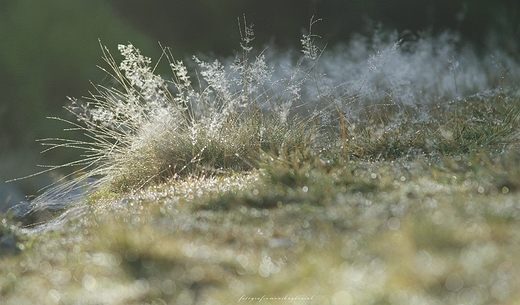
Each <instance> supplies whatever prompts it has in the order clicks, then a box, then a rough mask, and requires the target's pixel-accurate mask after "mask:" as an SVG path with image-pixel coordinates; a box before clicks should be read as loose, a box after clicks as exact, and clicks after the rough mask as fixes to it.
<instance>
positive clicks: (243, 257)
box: [0, 123, 520, 304]
mask: <svg viewBox="0 0 520 305" xmlns="http://www.w3.org/2000/svg"><path fill="white" fill-rule="evenodd" d="M514 127H515V128H517V126H516V123H515V126H514ZM403 128H404V127H403ZM453 132H456V130H453ZM364 140H365V141H368V140H369V139H368V138H367V137H365V138H364ZM405 142H406V141H403V143H405ZM367 143H368V142H367ZM381 143H383V142H381ZM381 143H380V144H381ZM385 143H387V145H388V143H389V142H388V141H386V142H385ZM394 143H395V142H394ZM355 147H357V146H354V145H352V147H351V148H355ZM401 148H402V149H404V148H405V146H404V144H402V146H401ZM495 148H496V147H495ZM335 149H336V151H335ZM503 149H504V151H501V152H500V153H497V152H496V151H492V150H490V149H487V148H479V149H472V150H471V151H470V152H461V153H457V154H453V155H446V154H441V153H436V154H433V153H432V154H430V155H421V154H414V155H413V156H399V157H396V158H379V159H376V158H370V156H368V157H365V158H351V159H350V160H349V159H346V158H344V157H342V152H343V151H342V150H341V149H338V148H330V150H329V151H325V152H321V153H316V152H313V151H298V152H294V153H287V154H282V155H280V156H278V157H277V156H272V157H270V156H267V157H265V160H263V161H262V163H261V166H260V168H259V169H257V170H252V171H249V172H239V173H236V174H232V175H219V176H215V177H210V178H207V177H206V178H205V177H200V178H191V179H185V180H171V181H169V182H167V183H163V184H157V185H155V186H151V187H149V188H146V189H142V190H140V191H138V192H136V193H134V194H127V195H117V194H113V193H103V194H98V195H96V196H94V197H92V198H91V200H90V202H89V203H88V204H90V205H91V206H92V210H91V213H90V214H89V215H88V217H85V218H84V219H82V220H80V221H75V222H73V223H70V224H68V225H67V228H66V230H64V231H63V232H55V233H47V234H44V235H38V236H35V237H20V238H21V239H20V240H19V243H20V245H22V246H23V247H25V248H27V249H26V250H25V251H22V252H21V253H19V254H17V255H4V256H3V257H2V260H1V261H0V264H1V268H0V270H1V273H2V276H1V277H0V287H1V297H2V302H3V303H5V304H31V303H41V304H43V303H48V304H54V303H63V304H70V303H74V302H76V301H78V300H83V301H81V302H80V303H84V304H87V303H89V304H92V303H95V304H144V303H154V302H155V303H154V304H163V303H164V302H166V303H168V302H170V303H171V304H192V303H193V302H194V301H200V302H202V303H204V304H231V303H236V302H239V301H240V302H245V300H244V299H242V300H240V298H241V297H250V298H252V297H259V298H261V297H262V296H265V297H267V298H278V297H282V298H283V297H285V296H288V297H292V298H302V299H300V300H293V301H294V303H295V304H327V303H329V304H372V303H375V304H408V303H409V304H459V303H461V302H465V303H467V304H489V303H494V304H514V303H515V302H516V301H518V300H519V299H520V295H519V294H518V292H519V291H520V282H519V281H518V277H517V276H516V274H517V273H516V272H517V271H516V270H517V268H518V265H519V264H520V261H519V259H518V255H517V253H519V251H520V246H519V242H518V239H519V236H520V226H519V225H518V222H517V220H518V218H519V217H520V209H519V206H518V202H520V194H519V193H518V190H519V189H520V162H519V161H520V150H519V149H518V147H516V146H515V145H514V144H513V145H506V146H504V147H503ZM96 198H97V199H96ZM3 223H4V226H6V222H5V221H4V222H3ZM4 231H5V232H6V233H4V235H6V236H7V231H9V229H8V228H4ZM305 298H311V299H312V300H310V299H305ZM58 301H59V302H58ZM163 301H164V302H163ZM202 303H201V304H202ZM286 303H288V301H287V300H285V301H283V300H263V301H261V302H260V304H286Z"/></svg>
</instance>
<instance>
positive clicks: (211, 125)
mask: <svg viewBox="0 0 520 305" xmlns="http://www.w3.org/2000/svg"><path fill="white" fill-rule="evenodd" d="M245 31H246V32H245V34H244V37H243V49H244V54H243V58H237V59H236V60H235V62H234V63H233V64H232V65H231V66H229V67H225V66H223V65H222V64H221V63H220V62H219V61H215V62H213V63H207V62H204V61H201V60H199V59H197V58H195V62H196V63H197V64H198V66H199V67H200V71H198V73H197V74H196V77H197V78H198V82H199V87H198V88H197V89H195V88H194V86H192V81H191V78H190V75H188V71H187V68H186V66H185V65H184V64H183V62H182V61H176V60H175V59H174V58H173V56H172V55H171V52H170V51H169V50H168V49H166V48H164V49H163V56H164V57H165V58H166V59H167V60H168V62H169V64H170V67H171V69H172V72H173V78H172V79H171V80H165V79H163V78H161V77H160V76H159V75H156V74H154V68H153V67H152V66H151V59H150V58H147V57H145V56H143V55H141V53H140V51H139V50H138V49H137V48H135V47H134V46H133V45H131V44H130V45H120V46H119V51H120V52H121V55H122V56H123V58H124V59H123V61H122V62H121V63H120V64H117V63H116V61H115V59H114V58H113V57H112V55H111V54H110V52H109V51H108V49H107V48H106V47H103V52H104V59H105V61H106V62H107V63H108V65H109V67H110V70H106V72H107V73H108V74H109V75H110V76H111V77H112V78H113V80H114V81H115V82H114V84H113V86H112V87H105V86H96V92H95V93H94V94H92V96H91V97H90V98H89V99H88V101H87V102H79V101H77V100H76V99H74V100H73V103H72V106H70V107H68V109H69V110H70V111H71V112H72V113H74V114H75V115H76V116H77V119H78V121H79V122H78V124H74V125H76V127H77V129H80V130H83V131H84V132H85V134H86V135H87V136H88V137H89V138H90V139H91V141H88V142H79V141H73V140H72V141H71V140H58V141H64V144H56V146H67V147H75V148H81V149H83V150H85V151H86V153H87V156H86V158H85V159H82V160H79V161H77V162H74V163H72V164H70V165H77V164H81V165H84V168H82V171H84V172H86V173H87V174H86V175H87V176H93V177H102V178H101V179H102V180H103V182H105V184H107V185H108V186H109V187H110V188H111V189H114V190H116V191H119V190H123V191H128V190H135V189H138V188H140V187H142V186H144V185H146V184H149V183H151V182H156V181H164V180H167V179H169V178H175V177H180V176H189V175H195V176H197V175H212V174H214V173H216V172H231V171H242V170H247V169H251V168H253V167H255V165H254V164H255V163H256V161H257V159H258V156H259V155H260V154H262V153H264V152H268V153H276V152H277V151H279V150H280V149H282V148H283V149H286V150H294V149H296V148H302V147H304V146H305V145H306V144H308V142H309V138H308V137H309V133H308V132H307V128H306V126H305V122H295V121H294V120H289V119H288V113H287V112H288V110H289V107H290V105H289V106H286V105H280V104H276V105H275V106H273V107H281V106H283V107H285V108H286V109H285V108H284V109H278V110H280V111H273V109H272V108H271V109H265V106H267V105H268V104H269V103H271V102H272V101H273V100H275V99H278V100H277V102H280V100H279V99H280V96H278V95H277V94H278V93H277V92H274V91H273V89H272V87H271V86H272V85H273V83H271V82H272V80H271V78H270V74H271V73H272V71H271V70H270V69H271V68H269V67H268V66H267V65H266V63H265V62H264V57H263V56H262V55H259V56H258V57H256V59H254V60H251V62H249V60H250V59H249V55H248V53H249V50H250V47H249V46H248V44H249V42H250V40H252V37H251V36H252V29H251V27H246V28H245ZM192 76H195V75H192ZM291 102H292V101H291V100H290V99H289V100H287V101H284V103H289V104H290V103H291ZM273 104H274V102H273ZM47 144H49V143H47ZM56 146H53V148H54V147H56Z"/></svg>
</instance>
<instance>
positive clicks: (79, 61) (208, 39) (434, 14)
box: [0, 0, 520, 211]
mask: <svg viewBox="0 0 520 305" xmlns="http://www.w3.org/2000/svg"><path fill="white" fill-rule="evenodd" d="M243 14H245V15H246V16H247V20H248V22H249V23H253V24H255V27H254V30H255V34H256V40H255V42H254V43H255V45H256V46H262V45H265V44H275V45H278V46H280V47H296V48H297V47H299V42H300V37H301V34H302V32H303V31H304V30H306V29H307V28H308V25H309V20H310V18H311V16H313V15H314V16H315V18H322V21H321V22H319V23H318V24H316V25H315V27H314V28H313V31H314V33H316V34H318V35H320V36H321V37H322V39H321V41H322V42H324V43H327V44H329V45H331V44H334V43H338V42H344V41H348V39H349V38H350V37H351V35H352V34H353V33H355V32H358V33H365V34H368V33H369V32H370V31H371V27H373V25H374V24H376V23H377V22H381V24H383V26H384V27H385V28H389V29H397V30H399V31H404V30H410V31H412V32H417V31H423V30H428V31H431V32H432V33H438V32H441V31H444V30H446V29H450V30H453V31H457V32H460V33H461V34H462V35H463V37H464V38H465V39H468V40H471V41H473V42H474V43H475V45H476V46H477V47H478V48H481V49H482V50H484V51H485V49H486V48H488V47H489V45H488V42H489V41H490V40H494V41H495V43H498V45H500V47H501V48H503V49H504V50H505V51H506V52H508V53H510V54H511V55H513V56H516V58H518V56H519V55H518V54H519V50H518V43H517V42H518V41H519V40H520V23H519V20H520V16H519V15H520V4H519V1H517V0H493V1H489V0H466V1H462V0H392V1H388V0H341V1H340V0H283V1H280V0H218V1H216V0H146V1H145V0H88V1H85V0H82V1H80V0H0V181H1V182H0V211H1V210H2V209H5V208H6V207H7V206H10V205H12V204H13V203H17V202H18V201H19V200H22V199H23V198H24V196H26V195H34V194H36V192H37V190H38V189H39V188H41V187H43V186H45V185H46V184H48V183H49V182H50V181H52V179H55V177H53V176H52V175H49V174H45V175H41V176H38V177H35V178H31V179H25V180H22V181H16V182H12V183H8V184H5V183H3V181H5V180H7V179H13V178H18V177H22V176H25V175H28V174H31V173H34V172H36V171H38V170H41V168H38V167H37V166H36V165H37V164H60V163H64V162H67V161H70V160H74V159H76V158H78V155H77V154H78V153H79V152H74V151H72V150H70V151H67V150H61V151H53V152H50V153H46V154H43V155H41V154H39V152H40V151H41V150H42V149H43V148H44V147H42V146H41V145H40V144H38V143H36V142H35V140H36V139H42V138H48V137H70V136H71V133H70V132H69V133H64V132H63V128H66V127H67V126H66V125H64V124H63V123H59V122H56V121H52V120H49V119H46V117H48V116H58V117H64V118H68V119H72V117H70V116H69V115H68V114H67V113H66V111H65V110H63V106H64V105H66V104H67V102H68V100H67V98H66V96H74V97H82V96H87V95H88V91H89V90H91V89H92V86H91V85H90V84H89V81H92V82H93V83H102V82H103V81H104V78H105V74H104V73H103V72H102V71H101V70H99V69H98V68H97V67H96V65H103V60H102V59H101V50H100V47H99V43H98V39H100V40H101V42H102V43H103V44H104V45H107V46H108V47H109V48H110V49H111V50H112V51H113V53H114V54H115V55H116V53H117V44H119V43H127V42H132V43H133V44H134V45H136V46H137V47H138V48H140V49H141V51H142V52H143V53H144V54H145V55H147V56H150V57H152V59H157V58H158V57H159V55H160V48H159V45H158V42H159V41H160V42H161V44H162V45H164V46H168V47H171V48H172V49H173V51H174V52H175V55H176V56H177V57H178V58H184V57H186V56H190V55H192V54H196V53H206V54H214V55H215V56H227V55H233V54H234V53H235V52H236V51H237V50H238V47H239V38H240V35H239V32H238V26H237V18H238V17H241V16H242V15H243ZM56 174H59V173H55V174H54V175H56Z"/></svg>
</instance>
